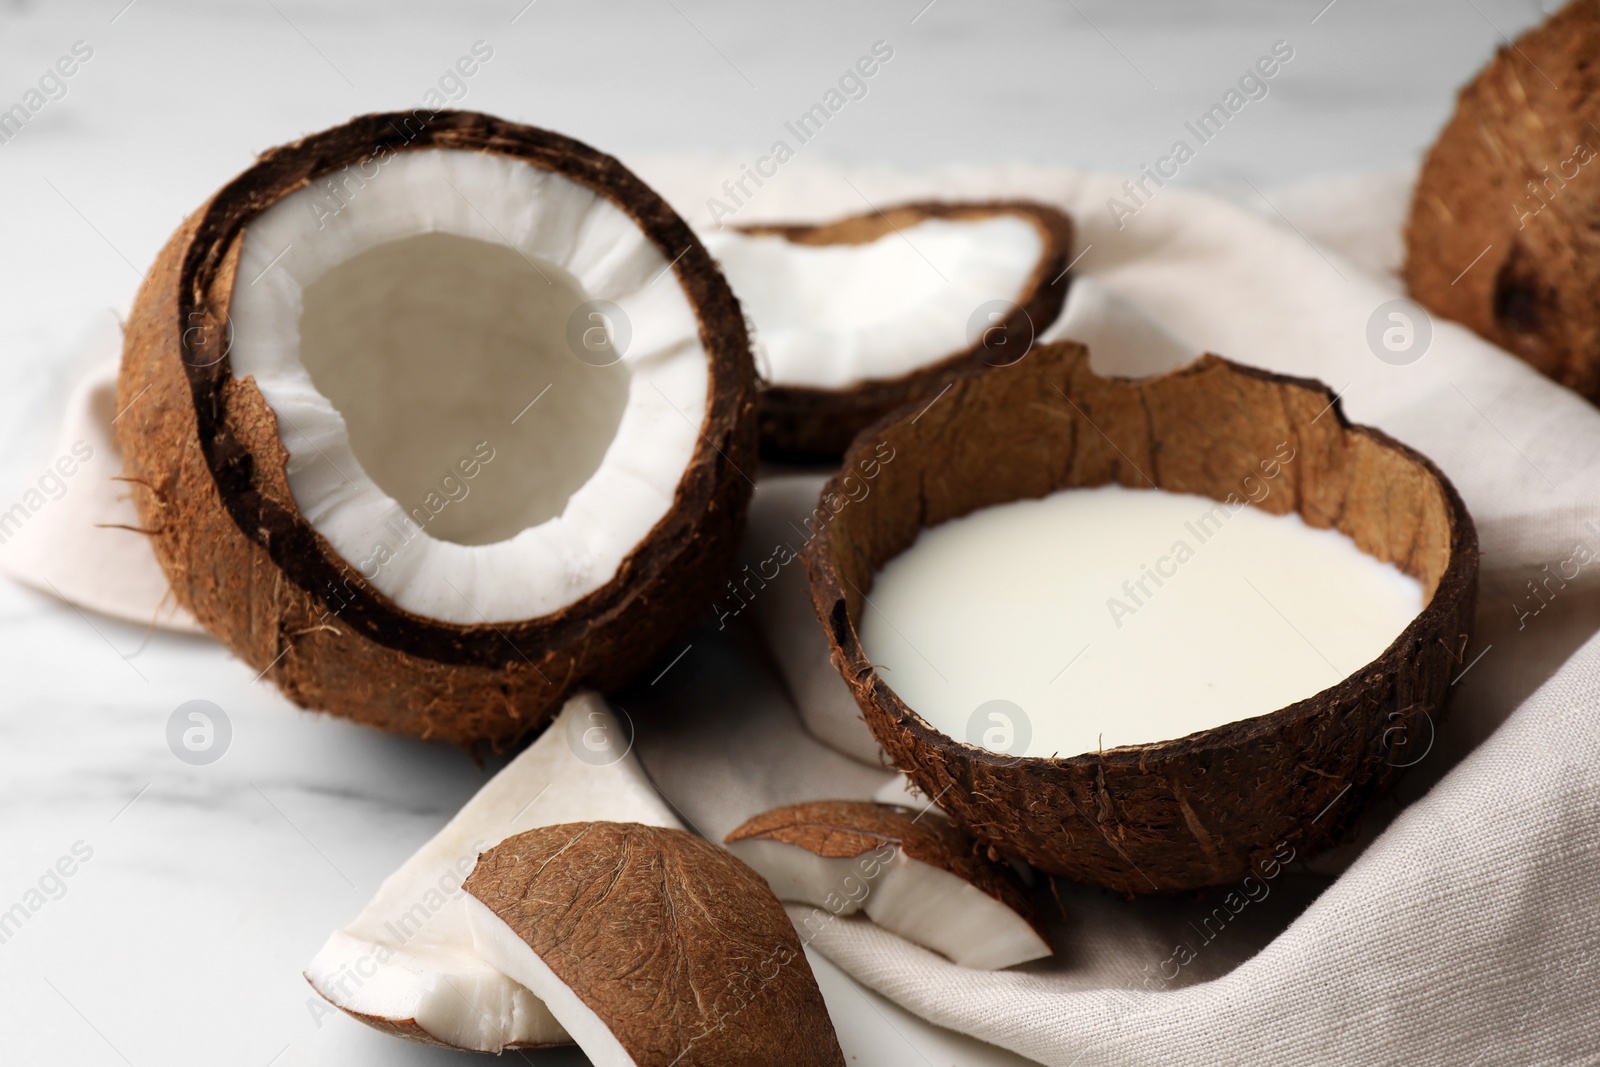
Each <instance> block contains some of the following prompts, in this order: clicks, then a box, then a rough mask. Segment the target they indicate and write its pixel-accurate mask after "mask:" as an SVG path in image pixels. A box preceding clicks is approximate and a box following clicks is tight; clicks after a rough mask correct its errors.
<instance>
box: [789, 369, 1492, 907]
mask: <svg viewBox="0 0 1600 1067" xmlns="http://www.w3.org/2000/svg"><path fill="white" fill-rule="evenodd" d="M918 415H919V412H918V411H916V410H912V409H910V408H905V409H901V410H900V411H899V412H897V413H895V414H894V415H891V416H890V417H888V418H886V419H884V420H883V421H882V422H880V423H878V424H876V425H875V426H873V427H871V428H869V429H868V430H866V431H864V432H863V433H862V434H861V435H860V436H859V437H858V438H857V439H856V441H855V442H854V443H853V444H852V445H851V447H850V449H849V450H848V451H847V452H846V455H845V465H844V468H843V469H845V470H849V469H850V468H851V467H852V466H853V465H854V464H855V463H856V462H858V461H859V460H860V459H862V458H863V457H866V456H869V455H871V454H873V451H874V449H878V448H884V447H887V448H892V449H893V450H894V455H895V457H896V458H895V461H894V463H893V464H889V465H885V466H884V467H883V468H882V473H881V475H880V476H879V478H878V479H877V482H876V483H875V487H874V491H873V492H872V494H871V495H870V496H868V497H866V498H865V499H862V500H859V501H858V502H855V503H852V505H851V506H850V507H849V508H846V509H844V510H843V511H841V512H840V513H839V514H838V515H837V516H836V517H835V518H834V521H833V522H832V523H830V524H829V525H828V526H827V527H825V528H824V529H823V530H822V531H821V533H820V534H819V536H818V537H817V538H816V539H815V540H813V541H812V542H811V543H810V544H809V545H808V546H807V548H806V550H805V553H804V558H805V562H806V569H807V571H808V573H809V576H810V580H811V587H812V596H813V602H814V605H815V607H816V610H817V615H818V617H819V618H820V619H821V620H822V622H823V625H824V628H825V629H826V630H827V633H828V639H829V641H830V644H831V647H832V656H833V662H834V665H835V667H836V668H837V669H838V670H839V672H840V674H841V675H842V676H843V678H844V680H845V682H846V683H847V684H848V685H849V686H850V688H851V690H852V692H853V693H854V695H855V698H856V701H857V703H858V704H859V705H860V707H861V709H862V713H863V715H864V717H865V718H866V721H867V724H868V725H869V726H870V727H871V729H872V732H873V734H874V735H875V736H876V737H877V739H878V741H879V742H880V743H881V744H882V745H883V747H884V749H885V750H886V752H887V753H888V755H889V758H890V759H891V760H892V761H893V763H894V765H895V766H896V767H897V768H898V769H900V770H902V771H903V772H904V773H906V774H907V775H908V776H909V777H910V778H911V779H912V781H913V782H915V784H916V786H917V787H918V788H919V789H920V790H921V791H922V792H923V793H924V794H926V795H927V796H930V797H937V798H938V804H939V806H940V807H941V808H942V809H944V810H945V811H946V812H948V813H949V814H950V816H951V818H952V819H953V820H954V821H955V822H956V824H957V825H959V826H961V827H963V828H965V829H966V830H967V831H968V832H970V833H971V834H972V835H973V836H974V837H976V838H977V839H978V840H979V841H981V842H983V843H985V844H987V845H989V846H990V847H992V848H993V849H994V850H995V852H996V853H997V854H999V855H1002V856H1005V857H1008V858H1013V859H1022V860H1026V861H1027V862H1029V863H1031V864H1033V865H1034V866H1035V867H1038V868H1039V869H1041V870H1043V871H1045V872H1047V873H1050V874H1055V875H1061V876H1064V877H1068V878H1072V879H1076V880H1078V881H1082V882H1088V883H1092V884H1095V885H1100V886H1104V887H1107V888H1109V889H1113V890H1115V891H1117V892H1120V893H1124V894H1136V893H1151V892H1175V891H1179V890H1188V889H1197V888H1201V887H1205V886H1212V885H1219V884H1223V883H1226V882H1231V881H1235V880H1237V879H1239V878H1241V877H1243V876H1244V875H1245V874H1247V873H1249V872H1250V871H1251V869H1252V866H1253V865H1254V864H1257V863H1261V862H1267V861H1269V860H1271V859H1272V858H1273V856H1274V850H1275V848H1282V847H1287V848H1290V849H1292V850H1293V853H1294V854H1295V855H1299V856H1308V855H1310V854H1312V853H1314V852H1316V851H1317V850H1319V849H1322V848H1324V847H1327V846H1329V845H1331V844H1334V843H1337V842H1338V841H1340V840H1342V839H1343V838H1344V837H1345V836H1346V835H1347V834H1348V833H1349V832H1350V831H1351V830H1352V828H1353V826H1354V824H1355V822H1356V819H1357V817H1358V816H1359V814H1360V812H1361V809H1362V807H1363V806H1364V805H1365V804H1366V802H1368V801H1369V800H1371V799H1372V798H1373V797H1375V796H1378V795H1380V794H1382V793H1383V792H1385V791H1386V790H1388V789H1389V788H1391V787H1392V786H1393V785H1394V783H1395V782H1396V780H1398V778H1399V777H1400V775H1401V774H1402V773H1403V770H1404V767H1405V766H1406V765H1409V764H1410V763H1413V762H1415V759H1414V758H1412V757H1411V756H1406V755H1404V753H1411V752H1414V751H1415V750H1416V748H1417V747H1418V746H1419V745H1420V744H1421V743H1422V741H1423V739H1425V738H1426V737H1428V736H1430V735H1429V731H1431V730H1433V729H1435V728H1437V727H1438V725H1439V724H1440V723H1441V722H1442V718H1443V715H1444V712H1445V706H1446V698H1447V696H1448V693H1449V689H1450V684H1451V680H1452V679H1453V678H1455V677H1456V676H1457V674H1459V672H1460V670H1461V669H1462V667H1463V666H1465V663H1464V660H1463V656H1464V654H1465V653H1466V648H1467V643H1468V641H1469V639H1470V635H1471V628H1472V620H1473V608H1474V602H1475V599H1476V589H1477V570H1478V543H1477V534H1476V532H1475V530H1474V527H1473V524H1472V520H1471V518H1470V516H1469V515H1468V514H1467V511H1466V508H1465V506H1464V505H1463V504H1462V502H1461V498H1460V496H1459V495H1458V494H1457V493H1456V491H1455V489H1454V487H1452V486H1451V484H1450V482H1449V481H1448V480H1447V479H1446V478H1445V477H1444V475H1443V474H1441V473H1440V472H1439V470H1438V469H1437V468H1436V467H1434V465H1433V464H1432V463H1431V462H1429V461H1428V460H1427V459H1426V458H1425V457H1423V456H1421V455H1419V454H1417V453H1416V452H1414V451H1412V450H1411V449H1409V448H1407V447H1406V446H1404V445H1402V444H1400V443H1399V442H1397V441H1395V440H1393V439H1392V438H1390V437H1388V436H1387V435H1385V434H1383V433H1381V432H1380V431H1378V430H1375V429H1372V428H1369V427H1364V426H1355V425H1351V424H1350V423H1349V422H1347V421H1346V420H1345V418H1344V416H1343V413H1342V412H1341V411H1340V408H1339V405H1338V403H1337V401H1336V400H1335V398H1334V397H1333V395H1332V393H1331V391H1330V390H1329V389H1327V387H1326V386H1323V385H1321V384H1319V383H1316V382H1312V381H1307V380H1304V379H1295V378H1288V377H1284V376H1282V375H1277V374H1272V373H1269V372H1266V371H1261V370H1256V369H1253V368H1250V367H1245V366H1241V365H1239V364H1235V363H1230V362H1229V361H1227V360H1225V359H1222V358H1220V357H1217V356H1210V355H1208V356H1204V357H1202V358H1201V359H1199V360H1197V361H1196V362H1195V363H1193V364H1191V365H1189V366H1187V367H1184V368H1181V369H1179V370H1175V371H1172V372H1169V373H1166V374H1162V375H1158V376H1155V377H1152V378H1147V379H1142V380H1124V379H1107V378H1101V377H1099V376H1097V375H1095V374H1094V373H1093V372H1092V371H1091V370H1090V369H1089V359H1088V350H1087V349H1085V348H1084V347H1083V346H1082V345H1079V344H1075V343H1061V344H1054V345H1046V346H1040V347H1037V348H1035V349H1034V351H1033V352H1032V353H1031V354H1030V355H1029V356H1028V358H1027V359H1025V360H1023V361H1022V362H1020V363H1018V364H1015V365H1013V366H1010V367H1003V368H996V369H992V370H986V371H984V372H983V373H979V374H974V375H971V376H969V377H966V378H963V379H962V380H960V381H959V382H957V383H956V384H955V385H954V387H953V388H952V389H951V390H950V392H949V393H948V394H947V395H946V396H944V397H943V398H942V399H941V400H940V401H939V402H938V403H937V404H935V405H933V406H932V407H931V408H928V409H927V410H926V411H924V412H921V414H920V417H918ZM1283 442H1288V443H1289V444H1290V445H1291V446H1292V447H1293V448H1294V450H1295V456H1296V458H1295V460H1294V462H1293V463H1287V464H1284V465H1283V467H1282V472H1281V474H1280V475H1279V477H1280V478H1284V479H1287V481H1285V482H1283V483H1281V484H1283V485H1284V486H1285V487H1286V489H1287V491H1280V492H1274V493H1271V494H1270V495H1267V496H1265V497H1264V498H1262V499H1261V502H1260V503H1259V504H1258V505H1255V506H1259V507H1261V508H1263V509H1264V510H1266V511H1268V512H1271V513H1273V514H1284V513H1286V512H1289V511H1291V510H1292V511H1295V512H1298V514H1299V515H1300V517H1301V518H1302V519H1303V520H1304V521H1305V522H1306V524H1307V525H1309V526H1311V527H1313V528H1314V529H1329V528H1333V529H1337V530H1338V531H1340V532H1341V533H1343V534H1345V535H1347V536H1348V537H1350V538H1351V539H1352V540H1354V542H1355V543H1356V546H1357V547H1358V548H1359V549H1361V550H1362V551H1363V552H1365V553H1367V554H1368V555H1370V556H1373V557H1375V558H1377V559H1378V560H1380V561H1383V562H1388V563H1393V564H1394V565H1395V566H1396V567H1397V568H1398V569H1399V570H1401V571H1402V572H1404V573H1405V574H1407V575H1410V576H1411V577H1413V578H1415V579H1417V580H1418V582H1420V583H1421V585H1422V589H1423V595H1424V600H1425V606H1424V608H1423V610H1422V612H1421V613H1420V614H1419V615H1418V616H1417V617H1416V618H1415V619H1414V620H1413V621H1412V622H1411V623H1410V624H1409V625H1408V626H1407V627H1406V628H1405V630H1404V631H1403V632H1402V633H1401V634H1400V636H1399V637H1398V638H1397V639H1395V641H1394V642H1393V643H1392V644H1390V645H1389V647H1388V648H1387V649H1386V650H1385V651H1384V652H1383V653H1382V654H1381V655H1380V656H1379V657H1378V658H1377V659H1375V660H1374V661H1372V662H1371V663H1369V664H1367V665H1366V666H1364V667H1362V668H1361V669H1359V670H1358V671H1356V672H1355V673H1353V674H1351V675H1350V676H1349V677H1347V678H1345V679H1344V680H1343V681H1341V682H1339V683H1338V684H1336V685H1334V686H1331V687H1330V688H1327V689H1325V690H1323V691H1322V692H1320V693H1317V694H1315V695H1314V696H1311V697H1309V698H1307V699H1304V700H1301V701H1298V702H1296V703H1294V704H1291V705H1289V706H1287V707H1285V708H1282V709H1280V710H1278V711H1275V712H1272V713H1270V714H1266V715H1259V716H1254V717H1248V718H1242V719H1240V720H1238V721H1235V722H1231V723H1228V724H1226V725H1224V726H1220V727H1217V728H1215V729H1211V730H1206V731H1202V732H1199V733H1195V734H1191V735H1189V736H1187V737H1182V738H1175V739H1172V740H1169V741H1163V742H1159V743H1156V744H1151V745H1143V746H1128V747H1121V748H1113V749H1108V750H1105V751H1101V752H1089V753H1083V754H1075V755H1068V756H1064V757H1057V758H1041V757H1015V756H1009V755H1004V754H1001V753H996V752H992V751H989V750H987V749H983V748H979V747H975V746H972V745H969V744H966V743H964V742H962V741H959V740H956V739H954V738H951V737H949V736H947V735H945V734H942V733H940V732H939V731H937V730H935V729H934V728H933V727H932V726H930V725H929V724H928V723H927V721H925V720H924V719H923V718H922V717H921V716H920V715H918V714H917V711H916V709H915V708H912V707H909V706H907V705H906V704H905V703H904V702H903V701H902V700H901V698H900V697H899V695H898V694H897V693H896V692H895V690H894V689H893V687H892V685H891V683H890V681H889V679H888V678H886V677H885V676H884V675H882V674H880V673H879V671H878V669H877V667H876V666H874V664H873V663H872V661H871V660H870V659H869V658H868V657H867V655H866V653H865V652H864V650H863V648H862V644H861V640H860V636H859V632H858V625H859V623H860V621H861V617H862V611H863V608H864V607H865V605H866V597H867V596H868V595H870V593H871V590H872V584H873V578H874V575H875V574H876V573H877V571H878V570H879V569H880V568H881V567H882V566H883V565H884V564H885V563H886V562H887V561H888V560H890V559H891V558H893V557H894V556H895V555H897V554H899V553H900V552H902V551H904V550H905V549H907V548H909V547H910V546H911V544H912V543H913V542H914V541H915V540H916V538H917V536H918V534H919V532H920V531H921V530H922V529H923V528H924V527H926V526H933V525H936V524H938V523H941V522H943V521H945V520H947V519H952V518H956V517H958V516H961V515H965V514H968V513H969V512H972V511H975V510H977V509H979V508H983V507H987V506H990V505H995V504H1002V503H1007V502H1009V501H1013V500H1021V499H1030V498H1037V497H1042V496H1044V495H1046V494H1048V493H1052V492H1055V491H1057V490H1061V489H1069V488H1074V487H1085V486H1097V485H1106V484H1113V483H1115V484H1120V485H1123V486H1126V487H1128V488H1133V489H1141V488H1160V489H1165V490H1169V491H1172V492H1178V493H1194V494H1198V495H1202V496H1208V497H1211V498H1212V499H1215V500H1219V501H1228V500H1229V499H1230V497H1231V498H1232V500H1233V501H1236V502H1241V505H1242V502H1243V501H1244V499H1245V498H1246V497H1247V496H1248V495H1249V485H1250V484H1253V482H1252V481H1247V479H1253V478H1255V477H1258V476H1259V469H1258V466H1257V464H1258V463H1259V462H1260V460H1261V457H1264V456H1272V455H1274V453H1275V450H1276V449H1277V448H1278V446H1279V445H1280V444H1281V443H1283ZM835 481H837V478H835ZM827 491H829V492H835V493H837V492H840V491H841V489H840V486H838V485H835V484H831V483H830V485H829V487H828V490H827ZM1407 738H1409V739H1410V740H1411V741H1413V742H1415V743H1414V744H1411V745H1410V746H1409V747H1407V746H1406V744H1405V743H1404V742H1405V739H1407ZM1397 739H1398V740H1399V742H1400V743H1398V744H1397Z"/></svg>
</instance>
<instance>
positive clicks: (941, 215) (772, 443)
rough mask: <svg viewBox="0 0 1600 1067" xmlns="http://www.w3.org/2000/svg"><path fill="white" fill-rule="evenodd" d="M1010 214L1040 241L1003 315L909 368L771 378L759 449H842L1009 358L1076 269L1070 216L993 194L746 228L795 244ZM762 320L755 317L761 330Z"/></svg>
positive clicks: (782, 454)
mask: <svg viewBox="0 0 1600 1067" xmlns="http://www.w3.org/2000/svg"><path fill="white" fill-rule="evenodd" d="M1005 215H1011V216H1016V217H1018V218H1021V219H1024V220H1026V221H1027V222H1029V223H1031V224H1032V226H1033V227H1034V228H1035V230H1036V231H1037V232H1038V234H1039V236H1040V238H1041V241H1042V245H1043V251H1042V254H1041V255H1040V257H1039V260H1038V262H1037V263H1036V264H1035V266H1034V268H1033V270H1032V272H1031V274H1030V276H1029V278H1028V281H1027V283H1026V285H1025V286H1024V288H1023V291H1022V293H1021V294H1020V295H1019V296H1018V298H1017V299H1016V301H1015V303H1014V307H1013V309H1012V310H1011V312H1010V313H1009V314H1008V315H1007V316H1006V317H1005V318H1004V320H1003V321H1001V322H998V323H995V324H993V325H992V326H991V327H989V328H987V329H985V330H983V331H982V332H981V333H980V334H979V335H978V337H977V339H976V340H972V341H970V343H965V344H963V345H962V346H960V347H958V348H954V349H952V350H951V351H950V352H949V353H948V354H945V355H943V356H941V357H940V358H938V359H937V360H936V361H934V362H931V363H929V364H927V365H925V366H921V367H918V368H917V369H916V370H913V371H910V372H908V373H906V374H903V375H900V376H897V377H894V378H887V379H876V380H868V381H862V382H858V383H856V384H854V385H851V386H847V387H842V388H837V389H824V388H815V387H809V386H798V385H792V384H785V383H783V382H766V383H764V384H763V387H762V392H761V449H762V452H763V454H764V455H768V456H771V457H773V458H776V459H790V460H818V459H836V458H838V456H839V455H841V454H842V453H843V452H844V450H845V447H846V446H847V445H849V443H850V441H851V439H852V438H853V437H855V435H856V434H857V433H858V432H860V430H861V429H862V428H863V427H865V426H867V425H869V424H871V423H873V422H876V421H877V420H878V419H880V418H882V417H883V416H884V415H885V414H887V413H888V412H890V411H892V410H894V409H895V408H897V407H899V406H900V405H902V404H905V403H909V402H910V401H912V400H914V399H916V398H917V397H932V396H933V395H934V394H936V393H938V392H939V390H940V389H942V388H944V387H945V385H947V384H949V382H951V381H952V380H954V379H955V378H956V377H957V376H958V375H960V374H962V373H964V372H967V371H970V370H973V369H975V368H981V367H985V366H996V365H1001V364H1004V363H1008V362H1011V361H1012V360H1014V359H1016V358H1018V356H1019V354H1021V353H1023V352H1026V351H1027V347H1028V345H1029V344H1031V343H1032V341H1033V338H1034V337H1035V336H1036V335H1037V334H1039V333H1042V332H1043V331H1044V330H1045V328H1046V327H1048V326H1049V325H1050V324H1051V323H1053V322H1054V321H1055V320H1056V317H1057V316H1058V315H1059V314H1060V313H1061V308H1062V306H1063V304H1064V302H1065V300H1066V295H1067V287H1068V285H1069V284H1070V278H1069V277H1068V275H1067V265H1068V263H1069V262H1070V260H1071V255H1072V242H1073V225H1072V220H1071V219H1070V218H1068V217H1067V215H1065V214H1064V213H1062V212H1061V211H1059V210H1057V209H1056V208H1053V207H1050V206H1048V205H1046V204H1040V203H1037V202H1034V201H1026V200H997V201H987V202H972V203H968V202H949V203H947V202H942V201H919V202H914V203H907V204H901V205H898V206H896V207H891V208H887V209H885V210H882V211H877V210H873V211H868V212H864V213H862V214H860V215H852V216H849V217H846V218H842V219H837V220H834V221H832V222H827V223H822V224H800V223H767V224H761V225H752V226H743V227H740V229H741V230H742V231H743V232H745V233H749V234H755V235H763V234H771V235H776V236H780V237H783V238H785V239H786V240H788V241H790V242H792V243H794V244H797V245H810V246H821V245H859V244H864V243H866V242H869V241H875V240H878V239H879V238H882V237H884V236H886V235H892V234H896V233H898V232H899V231H903V230H905V229H907V228H909V227H912V226H915V225H916V224H917V223H919V222H923V221H925V220H928V219H947V220H965V221H972V220H981V219H989V218H995V217H997V216H1005ZM759 329H760V324H759V323H757V330H758V331H759Z"/></svg>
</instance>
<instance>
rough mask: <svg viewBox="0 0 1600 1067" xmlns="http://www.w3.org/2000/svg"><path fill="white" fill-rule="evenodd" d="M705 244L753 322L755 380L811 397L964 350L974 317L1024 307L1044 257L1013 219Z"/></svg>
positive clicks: (731, 238)
mask: <svg viewBox="0 0 1600 1067" xmlns="http://www.w3.org/2000/svg"><path fill="white" fill-rule="evenodd" d="M702 240H703V241H704V243H705V245H706V248H707V249H708V250H709V251H710V252H711V254H712V255H713V256H714V257H716V259H717V260H718V262H719V263H720V264H721V266H722V272H723V274H724V276H726V277H727V279H728V283H729V285H731V286H732V287H733V291H734V293H735V294H736V295H737V296H738V297H739V302H740V303H741V304H742V305H743V306H744V309H745V312H746V313H747V314H748V315H749V316H750V319H751V321H752V322H754V324H755V339H754V340H755V343H754V345H753V348H754V351H755V353H756V359H757V363H758V366H759V369H760V371H761V373H762V376H763V377H764V378H766V379H767V381H768V382H770V383H772V384H774V385H786V386H808V387H811V388H817V389H844V388H848V387H850V386H852V385H858V384H860V383H862V382H866V381H873V380H879V379H886V378H898V377H900V376H901V375H903V374H907V373H910V372H912V371H915V370H918V369H920V368H922V367H926V366H929V365H931V364H933V363H937V362H939V361H940V360H942V359H946V358H948V357H950V356H953V355H955V354H956V353H958V352H961V351H964V350H965V349H967V348H968V347H970V346H971V345H972V344H973V343H974V341H976V340H977V339H978V335H979V334H981V330H974V329H973V328H972V319H973V315H974V313H975V312H977V311H978V310H979V309H980V308H981V307H983V306H984V305H985V304H988V303H989V302H991V301H995V300H1001V301H1006V302H1009V303H1010V304H1012V305H1016V304H1019V303H1021V302H1022V298H1023V296H1024V292H1025V290H1026V288H1027V286H1028V281H1029V279H1030V278H1031V277H1032V276H1033V273H1034V271H1035V270H1036V269H1037V267H1038V265H1039V259H1040V257H1041V256H1042V255H1043V254H1044V239H1043V238H1042V237H1041V236H1040V234H1039V231H1038V230H1037V229H1036V228H1035V227H1034V225H1033V224H1032V223H1031V222H1029V221H1028V220H1027V219H1024V218H1022V217H1020V216H1017V215H994V216H990V217H988V218H979V219H926V220H924V221H922V222H919V223H916V224H915V225H912V226H906V227H903V228H901V229H899V230H891V231H890V232H889V233H887V234H885V235H884V236H882V237H879V238H876V239H875V240H872V241H867V242H864V243H862V244H839V245H802V244H796V243H794V242H792V241H789V240H787V239H786V238H783V237H780V236H776V235H753V234H746V233H741V232H739V231H737V230H719V231H715V232H712V233H707V234H705V235H703V236H702ZM980 318H981V316H980ZM1001 318H1003V316H1001ZM999 321H1000V320H999V319H994V320H992V321H990V320H984V328H987V325H998V323H999Z"/></svg>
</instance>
